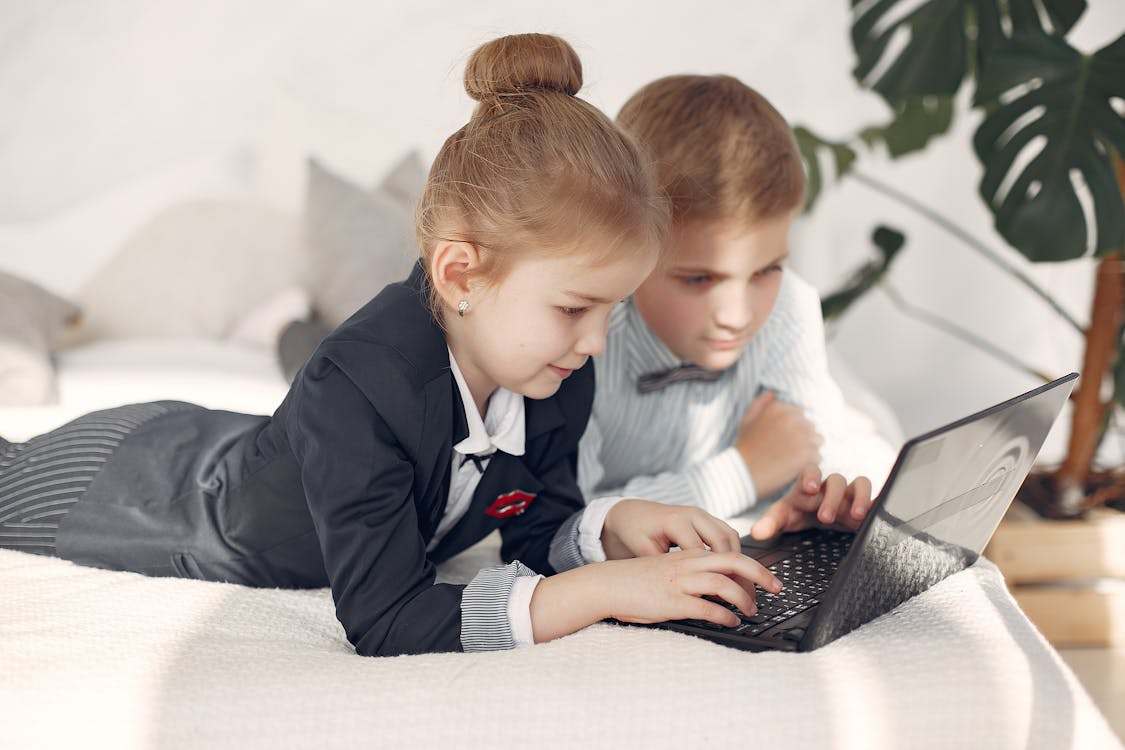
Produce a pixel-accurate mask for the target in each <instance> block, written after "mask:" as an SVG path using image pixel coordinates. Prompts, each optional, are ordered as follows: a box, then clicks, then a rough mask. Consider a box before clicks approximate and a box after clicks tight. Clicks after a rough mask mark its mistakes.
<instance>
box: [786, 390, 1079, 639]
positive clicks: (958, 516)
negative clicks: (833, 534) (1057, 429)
mask: <svg viewBox="0 0 1125 750" xmlns="http://www.w3.org/2000/svg"><path fill="white" fill-rule="evenodd" d="M1076 377H1077V375H1074V374H1071V375H1068V376H1066V377H1064V378H1060V379H1058V380H1056V381H1053V382H1052V383H1049V384H1047V385H1045V386H1042V387H1041V388H1037V389H1035V390H1033V391H1030V392H1028V393H1025V394H1023V395H1022V396H1018V397H1016V398H1014V399H1011V400H1010V401H1006V402H1004V403H1002V404H998V405H996V406H994V407H992V408H990V409H986V410H984V411H982V412H979V413H977V414H974V415H972V416H969V417H966V418H965V419H962V420H959V421H957V422H954V423H952V424H950V425H947V426H945V427H942V428H940V429H937V430H934V431H933V432H930V433H927V434H926V435H922V436H920V437H917V438H915V439H913V440H911V441H909V442H907V443H906V445H904V446H903V448H902V451H901V452H900V453H899V457H898V460H897V461H896V462H895V466H894V468H893V469H892V470H891V474H890V476H889V478H888V479H887V482H886V484H885V485H884V487H883V491H882V493H881V494H880V496H879V498H878V500H877V501H876V503H875V506H874V508H873V509H872V512H871V514H870V515H869V516H868V518H867V520H866V522H865V523H864V525H863V527H862V528H861V529H860V530H859V532H858V533H857V535H856V539H855V542H854V543H853V544H852V548H851V550H850V551H849V553H848V556H847V558H846V559H845V560H844V562H843V564H842V566H841V568H840V571H839V572H838V573H837V574H836V576H835V578H834V580H833V583H832V586H831V588H830V589H829V590H828V592H826V594H825V597H824V599H823V603H822V605H821V607H820V609H819V611H818V612H817V614H816V618H815V619H814V621H813V622H812V623H811V624H810V627H809V631H808V633H807V634H806V636H805V639H804V641H803V642H802V648H804V649H811V648H817V647H819V646H821V645H824V644H826V643H829V642H831V641H832V640H835V639H836V638H838V637H839V636H841V635H843V634H844V633H847V632H849V631H851V630H853V629H855V628H857V627H859V626H860V625H863V624H864V623H866V622H868V621H870V620H872V619H874V618H875V617H878V616H879V615H881V614H883V613H885V612H888V611H890V610H891V609H893V608H895V607H896V606H898V605H899V604H901V603H902V602H904V601H906V600H907V599H909V598H910V597H912V596H915V595H917V594H920V593H921V592H923V591H925V590H926V589H928V588H929V587H930V586H932V585H934V584H935V583H937V582H938V581H940V580H942V579H944V578H946V577H947V576H949V575H951V574H953V573H956V572H957V571H959V570H962V569H963V568H965V567H967V566H969V565H971V564H972V563H973V562H974V561H976V559H977V557H978V556H979V555H980V552H981V550H983V549H984V547H985V545H986V544H987V543H988V540H989V539H990V538H991V537H992V534H993V532H994V531H995V530H996V526H997V525H998V524H999V523H1000V519H1001V518H1002V517H1003V515H1004V513H1005V511H1006V510H1007V508H1008V505H1009V504H1010V503H1011V501H1012V498H1014V497H1015V494H1016V491H1017V490H1018V489H1019V487H1020V485H1021V484H1022V483H1023V480H1024V478H1025V477H1026V476H1027V473H1028V472H1029V471H1030V470H1031V465H1032V462H1033V461H1034V460H1035V457H1036V456H1037V455H1038V453H1039V449H1040V447H1041V446H1042V445H1043V441H1044V440H1045V439H1046V437H1047V433H1048V432H1049V431H1050V429H1051V425H1052V424H1053V423H1054V421H1055V418H1056V417H1057V416H1058V414H1059V412H1060V411H1061V410H1062V407H1063V404H1064V403H1065V402H1066V399H1067V397H1068V396H1069V395H1070V391H1071V389H1072V388H1073V387H1074V380H1075V378H1076Z"/></svg>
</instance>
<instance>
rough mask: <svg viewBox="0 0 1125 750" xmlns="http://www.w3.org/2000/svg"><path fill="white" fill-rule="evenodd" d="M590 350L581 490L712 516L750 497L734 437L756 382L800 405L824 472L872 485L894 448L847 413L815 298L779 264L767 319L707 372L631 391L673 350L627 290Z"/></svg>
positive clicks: (669, 361) (731, 512)
mask: <svg viewBox="0 0 1125 750" xmlns="http://www.w3.org/2000/svg"><path fill="white" fill-rule="evenodd" d="M594 362H595V364H594V366H595V372H596V375H597V389H596V391H595V395H594V408H593V413H592V414H591V416H590V423H589V426H588V427H587V428H586V433H585V435H583V437H582V443H581V445H580V451H579V468H578V481H579V484H580V486H581V488H582V491H583V494H584V495H585V497H586V498H587V502H589V501H590V500H592V499H594V498H597V497H600V496H604V495H625V496H629V497H641V498H645V499H648V500H657V501H660V502H664V503H670V504H674V505H691V504H694V505H698V506H700V507H702V508H704V509H705V510H707V511H708V512H710V513H712V514H713V515H716V516H719V517H720V518H730V517H732V516H736V515H739V514H741V513H744V512H745V511H747V510H748V509H749V508H751V507H752V506H753V505H754V504H755V503H756V502H757V500H758V498H757V493H756V492H755V490H754V482H753V480H752V478H751V476H750V471H749V469H748V468H747V467H746V463H745V462H744V461H743V460H742V456H741V455H740V454H739V453H738V450H737V449H736V448H735V447H734V444H735V439H736V437H737V435H738V427H739V423H740V422H741V420H742V416H743V415H744V414H745V413H746V410H747V408H748V407H749V406H750V402H751V401H752V400H753V399H754V396H755V395H756V394H757V393H758V392H759V390H760V389H762V388H770V389H772V390H774V391H775V392H776V394H777V397H778V398H779V399H781V400H784V401H787V402H789V403H793V404H797V405H799V406H801V407H802V408H803V409H804V410H805V412H806V414H807V416H808V417H809V419H810V420H811V421H812V422H813V424H814V425H815V427H816V429H817V431H818V432H819V433H820V435H821V437H823V438H824V444H823V445H822V446H821V448H820V453H821V459H822V460H821V469H822V471H823V472H824V474H825V475H827V474H829V473H831V472H833V471H838V472H840V473H841V474H843V475H844V476H845V477H846V478H847V479H848V480H849V481H850V480H851V479H853V478H855V477H856V476H858V475H865V476H867V477H869V478H870V479H871V480H872V484H873V485H874V486H875V489H876V491H877V490H878V488H879V487H880V486H881V485H882V482H883V480H884V479H885V478H886V475H887V472H888V471H889V470H890V467H891V464H892V463H893V462H894V458H895V450H894V449H893V448H892V447H891V446H890V444H889V443H888V442H887V441H886V440H884V439H883V438H882V437H880V436H879V435H878V434H877V433H876V432H875V431H874V429H873V428H872V427H871V426H870V424H867V423H865V422H864V421H863V420H852V419H849V414H850V413H851V411H850V408H849V407H848V406H847V405H846V404H845V403H844V397H843V395H842V394H841V392H840V389H839V387H838V386H837V385H836V383H835V381H833V379H832V376H831V375H830V374H829V371H828V361H827V354H826V351H825V344H824V323H823V321H822V319H821V315H820V299H819V297H818V296H817V293H816V290H815V289H813V288H812V287H811V286H810V285H809V284H808V283H807V282H805V281H803V280H802V279H800V278H799V277H797V276H796V275H795V274H794V273H793V272H792V271H791V270H789V269H786V270H785V271H784V275H783V277H782V282H781V289H780V291H779V293H778V297H777V303H776V305H775V306H774V309H773V312H772V313H771V314H770V316H769V319H768V320H767V321H766V323H765V325H763V326H762V328H761V330H759V331H758V333H757V334H756V335H755V336H754V338H753V339H751V341H750V343H749V344H748V345H747V347H746V349H745V350H744V351H743V352H742V355H741V356H740V357H739V359H738V360H737V362H735V364H734V365H733V366H732V367H730V368H729V369H727V370H726V371H725V372H724V373H723V375H722V377H720V378H719V379H718V380H716V381H713V382H701V381H690V382H683V383H676V384H674V385H670V386H668V387H666V388H664V389H662V390H659V391H656V392H653V393H645V394H642V393H638V391H637V378H638V377H639V376H641V375H643V374H646V373H651V372H655V371H659V370H665V369H668V368H670V367H675V366H676V365H679V364H681V362H680V360H679V359H677V358H676V356H675V355H674V354H673V353H672V352H671V351H670V350H669V349H668V347H667V346H665V345H664V343H663V342H662V341H660V339H658V338H657V337H656V335H655V334H654V333H653V332H652V331H651V330H650V329H649V327H648V325H647V324H646V323H645V322H644V319H643V318H642V317H641V314H640V312H639V311H638V310H637V308H636V306H635V305H634V304H633V302H632V301H631V300H630V301H627V302H625V303H623V304H621V305H618V307H617V308H616V309H615V310H614V311H613V314H612V316H611V318H610V325H609V334H608V339H607V342H606V350H605V352H604V353H603V354H602V355H600V356H598V357H596V358H595V360H594Z"/></svg>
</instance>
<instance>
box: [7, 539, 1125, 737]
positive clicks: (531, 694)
mask: <svg viewBox="0 0 1125 750" xmlns="http://www.w3.org/2000/svg"><path fill="white" fill-rule="evenodd" d="M496 554H497V542H496V539H495V538H490V539H488V540H486V541H485V542H482V544H481V545H478V546H477V547H476V548H474V549H472V550H470V551H468V552H466V553H465V554H464V555H462V556H461V557H459V558H456V559H454V560H452V561H450V562H449V563H447V564H446V565H445V566H443V568H442V576H443V577H444V578H446V579H449V580H466V579H467V578H468V577H469V576H471V575H472V574H473V572H475V571H476V570H477V569H478V567H479V566H481V565H484V564H488V563H490V562H491V561H494V560H495V558H496ZM0 675H2V676H0V709H2V710H0V715H3V716H4V717H7V718H6V719H5V720H4V721H3V722H2V729H0V738H2V743H0V744H3V745H4V746H5V747H13V748H61V747H98V748H102V747H104V748H118V749H121V750H127V749H128V748H154V747H159V748H199V747H208V748H240V749H242V748H258V747H261V748H267V747H268V748H275V747H318V748H353V747H359V746H372V747H471V748H476V747H488V748H493V747H496V748H507V747H512V748H515V747H520V748H524V747H576V746H586V747H645V748H665V747H667V748H673V747H674V748H678V749H682V748H685V747H692V748H693V747H717V748H724V747H730V748H736V747H737V748H743V749H745V748H752V747H787V748H788V747H809V748H907V747H909V748H950V747H958V748H966V747H971V748H990V749H991V748H1025V747H1026V748H1050V749H1051V750H1057V749H1058V748H1082V749H1083V750H1087V749H1090V748H1120V747H1121V745H1120V743H1119V742H1118V741H1117V740H1116V738H1115V737H1114V735H1113V733H1112V731H1111V730H1110V728H1109V727H1108V725H1107V723H1106V722H1105V720H1104V718H1103V717H1102V716H1101V714H1100V713H1099V712H1098V710H1097V708H1096V707H1095V706H1094V704H1093V703H1092V701H1091V700H1090V698H1089V696H1088V695H1087V694H1086V693H1085V691H1084V690H1083V688H1082V687H1081V685H1080V684H1079V683H1078V681H1077V680H1076V678H1075V677H1074V675H1073V673H1072V672H1071V671H1070V669H1069V668H1068V667H1067V666H1066V664H1065V663H1064V662H1063V661H1062V660H1061V659H1060V658H1059V657H1058V655H1057V654H1056V653H1055V651H1054V650H1053V649H1052V648H1051V647H1050V646H1049V645H1048V644H1047V643H1046V641H1044V639H1043V638H1042V636H1041V635H1040V634H1039V633H1038V632H1037V631H1036V630H1035V628H1034V626H1033V625H1032V624H1031V623H1030V622H1029V621H1028V620H1027V618H1026V617H1024V615H1023V614H1022V612H1020V610H1019V609H1018V608H1017V606H1016V604H1015V603H1014V602H1013V600H1012V599H1011V597H1010V596H1009V595H1008V593H1007V591H1006V589H1005V588H1004V584H1003V581H1002V578H1001V576H1000V574H999V572H998V571H997V569H996V568H995V567H994V566H993V565H992V564H991V563H989V562H987V561H984V560H981V561H980V562H978V563H977V564H976V565H974V566H973V567H972V568H970V569H969V570H967V571H964V572H962V573H959V574H957V575H955V576H953V577H951V578H949V579H947V580H946V581H944V582H942V583H940V584H938V585H937V586H935V587H934V588H932V589H930V590H929V591H927V592H926V593H924V594H922V595H921V596H919V597H916V598H915V599H913V600H911V601H909V602H907V603H906V604H904V605H903V606H901V607H899V608H898V609H896V610H895V611H893V612H891V613H890V614H888V615H886V616H884V617H882V618H880V619H878V620H876V621H874V622H872V623H869V624H868V625H866V626H864V627H863V628H860V629H859V630H857V631H855V632H853V633H852V634H850V635H848V636H846V637H844V638H842V639H840V640H838V641H836V642H835V643H833V644H831V645H829V646H828V647H825V648H823V649H820V650H818V651H816V652H813V653H810V654H751V653H743V652H739V651H735V650H732V649H728V648H725V647H722V646H718V645H714V644H711V643H709V642H706V641H703V640H700V639H697V638H693V637H690V636H684V635H679V634H675V633H669V632H663V631H658V630H650V629H643V628H631V627H625V626H615V625H609V624H598V625H594V626H592V627H590V628H587V629H586V630H584V631H582V632H580V633H577V634H575V635H572V636H569V637H566V638H562V639H559V640H557V641H555V642H552V643H547V644H541V645H537V646H533V647H530V648H525V649H519V650H516V651H511V652H500V653H487V654H430V655H422V656H407V657H397V658H365V657H360V656H356V655H355V654H354V652H353V651H352V649H351V647H350V646H349V644H348V643H347V641H346V639H345V638H344V634H343V631H342V628H341V627H340V625H339V624H338V623H337V621H336V619H335V617H334V614H333V609H332V601H331V596H330V593H329V592H328V591H327V590H314V591H281V590H265V589H250V588H244V587H240V586H235V585H230V584H218V583H207V582H200V581H190V580H179V579H157V578H146V577H144V576H140V575H136V574H132V573H116V572H109V571H102V570H93V569H88V568H82V567H78V566H75V565H72V564H70V563H67V562H64V561H60V560H57V559H52V558H44V557H38V556H34V555H29V554H23V553H18V552H11V551H4V550H0Z"/></svg>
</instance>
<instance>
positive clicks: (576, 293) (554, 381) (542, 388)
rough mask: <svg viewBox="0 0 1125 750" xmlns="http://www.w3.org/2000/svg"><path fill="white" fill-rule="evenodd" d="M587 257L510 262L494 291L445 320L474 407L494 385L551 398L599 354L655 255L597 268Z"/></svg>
mask: <svg viewBox="0 0 1125 750" xmlns="http://www.w3.org/2000/svg"><path fill="white" fill-rule="evenodd" d="M591 257H592V256H591V254H589V253H587V254H585V255H583V254H582V253H581V252H579V253H576V254H575V253H568V254H566V256H564V257H538V258H535V257H533V258H527V259H522V260H518V261H516V262H515V263H514V264H513V266H512V268H511V270H510V272H509V273H508V275H507V276H506V277H505V278H504V279H503V280H502V281H501V282H500V283H499V284H496V285H493V286H490V287H488V288H481V289H479V290H478V291H477V292H475V293H474V294H473V295H472V296H471V297H470V308H469V310H468V311H467V312H466V313H465V317H463V318H461V317H458V316H457V315H456V313H452V314H449V313H447V316H446V329H447V330H448V337H449V344H450V348H451V349H452V350H453V353H454V356H455V357H456V358H457V364H458V366H459V367H460V368H461V371H462V373H463V374H464V375H465V379H466V381H467V382H468V385H469V389H470V391H472V393H473V397H474V399H475V400H476V401H477V405H478V408H481V407H483V404H484V403H485V402H487V399H488V397H489V396H490V395H491V394H492V392H493V390H495V389H496V387H497V386H503V387H504V388H507V389H508V390H510V391H513V392H515V393H519V394H521V395H523V396H527V397H529V398H547V397H549V396H552V395H554V393H555V392H556V391H557V390H558V389H559V386H560V385H561V384H562V381H563V380H565V379H566V378H567V377H568V376H569V375H570V374H571V373H572V372H573V371H574V370H577V369H579V368H580V367H582V366H583V365H584V364H586V360H588V359H589V358H590V357H591V356H593V355H595V354H599V353H600V352H601V351H602V350H603V349H604V348H605V338H606V331H607V328H608V326H609V315H610V311H611V310H612V308H613V305H614V303H616V302H618V301H620V300H622V299H624V298H626V297H628V296H629V295H630V294H632V293H633V291H634V290H635V289H636V288H637V287H638V286H639V285H640V283H641V281H643V280H644V278H645V277H646V276H648V274H649V273H650V272H651V271H652V269H653V267H654V266H655V262H656V253H655V251H654V252H650V253H639V252H638V253H629V254H628V257H623V258H620V259H614V260H610V261H608V262H606V261H602V262H599V263H594V262H593V261H592V260H591ZM481 413H482V414H483V413H484V409H483V408H482V409H481Z"/></svg>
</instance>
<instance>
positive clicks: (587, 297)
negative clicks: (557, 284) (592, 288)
mask: <svg viewBox="0 0 1125 750" xmlns="http://www.w3.org/2000/svg"><path fill="white" fill-rule="evenodd" d="M563 293H564V294H569V295H570V296H571V297H577V298H578V299H580V300H582V301H583V302H589V303H591V304H594V305H608V304H609V302H610V300H608V299H603V298H601V297H594V296H592V295H589V294H583V293H582V292H571V291H566V292H563Z"/></svg>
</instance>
